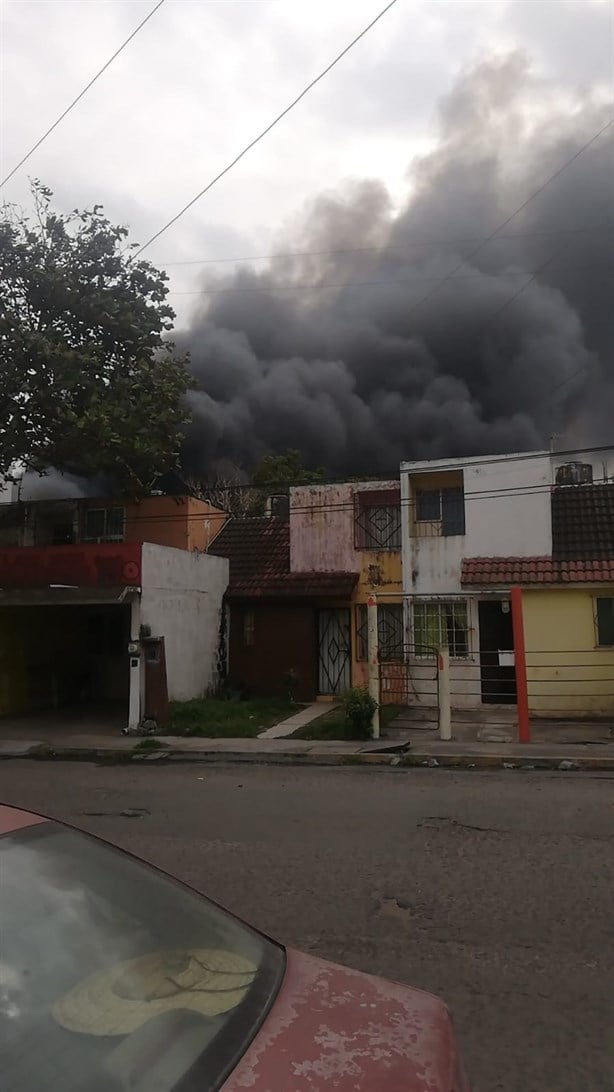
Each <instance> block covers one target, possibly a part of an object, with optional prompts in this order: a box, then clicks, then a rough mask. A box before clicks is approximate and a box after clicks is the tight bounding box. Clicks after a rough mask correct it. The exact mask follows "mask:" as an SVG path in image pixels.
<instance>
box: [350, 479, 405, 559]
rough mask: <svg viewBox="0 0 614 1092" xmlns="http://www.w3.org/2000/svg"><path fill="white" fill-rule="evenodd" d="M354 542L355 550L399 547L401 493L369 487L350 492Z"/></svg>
mask: <svg viewBox="0 0 614 1092" xmlns="http://www.w3.org/2000/svg"><path fill="white" fill-rule="evenodd" d="M354 543H355V546H356V548H357V549H358V550H400V549H401V494H400V490H398V489H371V490H365V491H364V492H362V493H356V494H355V496H354Z"/></svg>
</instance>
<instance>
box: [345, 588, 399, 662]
mask: <svg viewBox="0 0 614 1092" xmlns="http://www.w3.org/2000/svg"><path fill="white" fill-rule="evenodd" d="M368 627H369V618H368V612H367V606H366V604H364V603H361V604H359V606H357V607H356V659H357V660H367V659H368V656H369V648H368ZM377 638H378V643H379V658H380V660H385V661H387V662H388V663H391V662H393V661H395V660H402V659H403V645H404V641H403V604H402V603H386V604H384V603H378V606H377Z"/></svg>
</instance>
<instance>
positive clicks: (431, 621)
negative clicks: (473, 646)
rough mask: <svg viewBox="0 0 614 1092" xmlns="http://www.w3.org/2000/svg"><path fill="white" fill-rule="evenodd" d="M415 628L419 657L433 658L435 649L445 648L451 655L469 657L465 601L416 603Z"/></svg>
mask: <svg viewBox="0 0 614 1092" xmlns="http://www.w3.org/2000/svg"><path fill="white" fill-rule="evenodd" d="M413 626H414V634H413V638H414V644H415V647H416V655H418V656H420V655H423V656H430V655H432V651H431V650H432V649H433V648H442V647H443V646H446V645H447V647H448V648H449V650H450V655H451V656H455V657H463V656H467V655H468V654H469V637H468V631H469V627H468V620H467V603H466V602H465V601H463V600H428V599H427V600H414V604H413ZM421 649H422V650H423V651H421Z"/></svg>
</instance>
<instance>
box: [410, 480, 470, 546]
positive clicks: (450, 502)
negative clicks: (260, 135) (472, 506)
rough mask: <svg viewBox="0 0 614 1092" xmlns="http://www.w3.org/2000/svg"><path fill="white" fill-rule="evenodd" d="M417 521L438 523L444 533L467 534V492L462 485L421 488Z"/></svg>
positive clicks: (417, 502)
mask: <svg viewBox="0 0 614 1092" xmlns="http://www.w3.org/2000/svg"><path fill="white" fill-rule="evenodd" d="M416 523H436V524H439V525H440V528H441V534H442V535H464V534H465V494H464V491H463V489H462V487H455V488H450V489H419V490H418V491H417V492H416Z"/></svg>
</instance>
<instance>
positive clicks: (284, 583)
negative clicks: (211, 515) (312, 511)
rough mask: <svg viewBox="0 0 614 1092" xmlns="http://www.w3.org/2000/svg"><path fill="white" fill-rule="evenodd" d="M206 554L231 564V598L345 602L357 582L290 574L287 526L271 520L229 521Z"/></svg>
mask: <svg viewBox="0 0 614 1092" xmlns="http://www.w3.org/2000/svg"><path fill="white" fill-rule="evenodd" d="M209 553H211V554H216V555H217V556H220V557H227V558H228V559H229V561H230V583H229V586H228V595H229V596H230V597H231V598H249V599H259V598H266V599H282V598H283V599H287V598H289V597H294V598H296V597H299V598H309V597H312V596H322V597H329V598H330V597H331V596H338V597H339V598H347V597H348V596H350V595H351V593H352V590H353V588H354V585H355V584H356V581H357V579H358V574H357V573H337V572H306V573H293V572H290V525H289V523H288V520H284V519H277V518H275V517H270V516H263V517H257V518H247V519H230V520H229V521H228V523H227V524H226V526H225V527H223V528H222V530H221V531H220V533H219V535H217V536H216V538H215V540H214V542H213V543H212V545H211V547H210V549H209Z"/></svg>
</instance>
